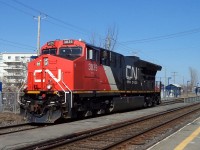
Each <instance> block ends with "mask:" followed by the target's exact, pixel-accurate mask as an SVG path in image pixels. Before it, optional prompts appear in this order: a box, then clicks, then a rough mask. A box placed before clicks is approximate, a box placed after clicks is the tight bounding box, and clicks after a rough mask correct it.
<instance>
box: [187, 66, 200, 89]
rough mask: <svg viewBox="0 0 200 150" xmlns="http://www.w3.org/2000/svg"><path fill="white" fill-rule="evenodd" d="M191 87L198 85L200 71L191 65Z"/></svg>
mask: <svg viewBox="0 0 200 150" xmlns="http://www.w3.org/2000/svg"><path fill="white" fill-rule="evenodd" d="M189 73H190V83H191V87H194V86H196V84H197V82H198V72H197V70H196V69H194V68H192V67H189Z"/></svg>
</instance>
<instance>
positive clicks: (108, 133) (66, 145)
mask: <svg viewBox="0 0 200 150" xmlns="http://www.w3.org/2000/svg"><path fill="white" fill-rule="evenodd" d="M199 114H200V104H193V105H190V106H185V107H180V108H176V109H172V110H170V111H165V112H162V113H157V114H153V115H149V116H146V117H142V118H139V119H136V120H129V121H127V122H123V123H117V124H113V125H110V126H107V127H102V128H99V129H95V130H90V131H85V132H82V133H77V134H74V135H70V136H66V137H61V138H59V139H54V140H51V141H45V142H42V143H39V144H37V145H31V146H27V147H24V148H23V149H27V150H28V149H29V150H30V149H37V150H44V149H56V150H58V149H59V150H64V149H69V150H76V149H77V150H80V149H81V150H86V149H87V150H88V149H98V150H103V149H129V148H130V149H146V148H148V147H149V146H151V145H152V144H154V143H155V142H156V141H159V140H160V139H162V138H164V136H163V135H166V134H170V132H174V130H178V129H179V128H180V127H181V126H183V125H184V124H186V123H188V121H190V120H193V119H194V118H195V117H197V116H199Z"/></svg>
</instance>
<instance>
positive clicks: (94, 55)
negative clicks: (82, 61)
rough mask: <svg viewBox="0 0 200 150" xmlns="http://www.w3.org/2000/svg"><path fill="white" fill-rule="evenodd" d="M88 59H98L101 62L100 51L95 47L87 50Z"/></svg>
mask: <svg viewBox="0 0 200 150" xmlns="http://www.w3.org/2000/svg"><path fill="white" fill-rule="evenodd" d="M87 60H92V61H96V62H97V63H99V51H98V50H94V49H88V50H87Z"/></svg>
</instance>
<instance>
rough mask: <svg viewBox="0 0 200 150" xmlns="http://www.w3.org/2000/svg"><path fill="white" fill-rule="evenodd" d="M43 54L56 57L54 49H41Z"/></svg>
mask: <svg viewBox="0 0 200 150" xmlns="http://www.w3.org/2000/svg"><path fill="white" fill-rule="evenodd" d="M44 54H50V55H56V48H49V49H43V50H42V55H44Z"/></svg>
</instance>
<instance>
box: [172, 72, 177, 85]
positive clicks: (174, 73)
mask: <svg viewBox="0 0 200 150" xmlns="http://www.w3.org/2000/svg"><path fill="white" fill-rule="evenodd" d="M177 73H178V72H172V74H173V75H172V76H173V77H174V83H176V82H175V81H176V80H175V78H176V74H177Z"/></svg>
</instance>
